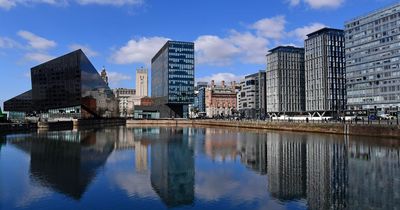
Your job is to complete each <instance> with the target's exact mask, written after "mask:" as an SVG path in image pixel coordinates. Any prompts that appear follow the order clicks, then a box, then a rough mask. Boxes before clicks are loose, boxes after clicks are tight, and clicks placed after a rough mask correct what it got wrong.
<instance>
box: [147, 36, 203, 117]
mask: <svg viewBox="0 0 400 210" xmlns="http://www.w3.org/2000/svg"><path fill="white" fill-rule="evenodd" d="M194 66H195V63H194V43H192V42H180V41H168V42H167V43H166V44H165V45H164V46H163V47H162V48H161V49H160V51H159V52H158V53H157V54H156V55H155V56H154V57H153V59H152V60H151V96H152V97H156V98H158V97H163V98H165V103H166V104H169V105H170V107H171V109H173V110H174V111H173V114H171V115H172V116H171V115H170V116H169V117H183V116H184V115H185V114H184V113H187V105H188V104H192V103H193V102H194Z"/></svg>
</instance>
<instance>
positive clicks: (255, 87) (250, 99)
mask: <svg viewBox="0 0 400 210" xmlns="http://www.w3.org/2000/svg"><path fill="white" fill-rule="evenodd" d="M265 82H266V73H265V71H259V72H257V73H255V74H251V75H247V76H245V78H244V80H243V81H242V82H241V83H240V85H241V89H240V92H239V104H238V110H239V111H240V112H241V113H243V114H244V116H246V117H250V118H260V117H264V116H265V113H266V83H265Z"/></svg>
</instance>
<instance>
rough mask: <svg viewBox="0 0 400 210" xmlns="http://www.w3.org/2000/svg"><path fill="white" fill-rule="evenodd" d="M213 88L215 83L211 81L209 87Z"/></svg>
mask: <svg viewBox="0 0 400 210" xmlns="http://www.w3.org/2000/svg"><path fill="white" fill-rule="evenodd" d="M214 86H215V81H214V80H211V87H212V88H213V87H214Z"/></svg>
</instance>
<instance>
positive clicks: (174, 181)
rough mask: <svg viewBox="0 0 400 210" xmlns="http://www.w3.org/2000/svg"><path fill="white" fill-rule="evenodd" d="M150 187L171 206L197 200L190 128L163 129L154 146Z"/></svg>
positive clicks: (152, 147)
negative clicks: (195, 196) (195, 197)
mask: <svg viewBox="0 0 400 210" xmlns="http://www.w3.org/2000/svg"><path fill="white" fill-rule="evenodd" d="M151 160H152V161H151V185H152V186H153V188H154V190H155V191H156V192H157V194H158V195H159V196H160V198H161V199H162V200H163V202H164V203H165V204H166V205H167V206H168V207H176V206H179V205H188V204H192V203H193V201H194V156H193V148H192V147H191V146H190V145H189V142H188V133H187V129H162V130H160V135H159V136H158V138H155V139H154V141H153V142H152V145H151Z"/></svg>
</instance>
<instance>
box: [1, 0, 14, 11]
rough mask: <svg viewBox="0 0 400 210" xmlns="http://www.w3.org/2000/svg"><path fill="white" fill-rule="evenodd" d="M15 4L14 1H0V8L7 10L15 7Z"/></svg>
mask: <svg viewBox="0 0 400 210" xmlns="http://www.w3.org/2000/svg"><path fill="white" fill-rule="evenodd" d="M16 5H17V3H16V2H15V1H14V0H0V8H3V9H6V10H9V9H11V8H12V7H15V6H16Z"/></svg>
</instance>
